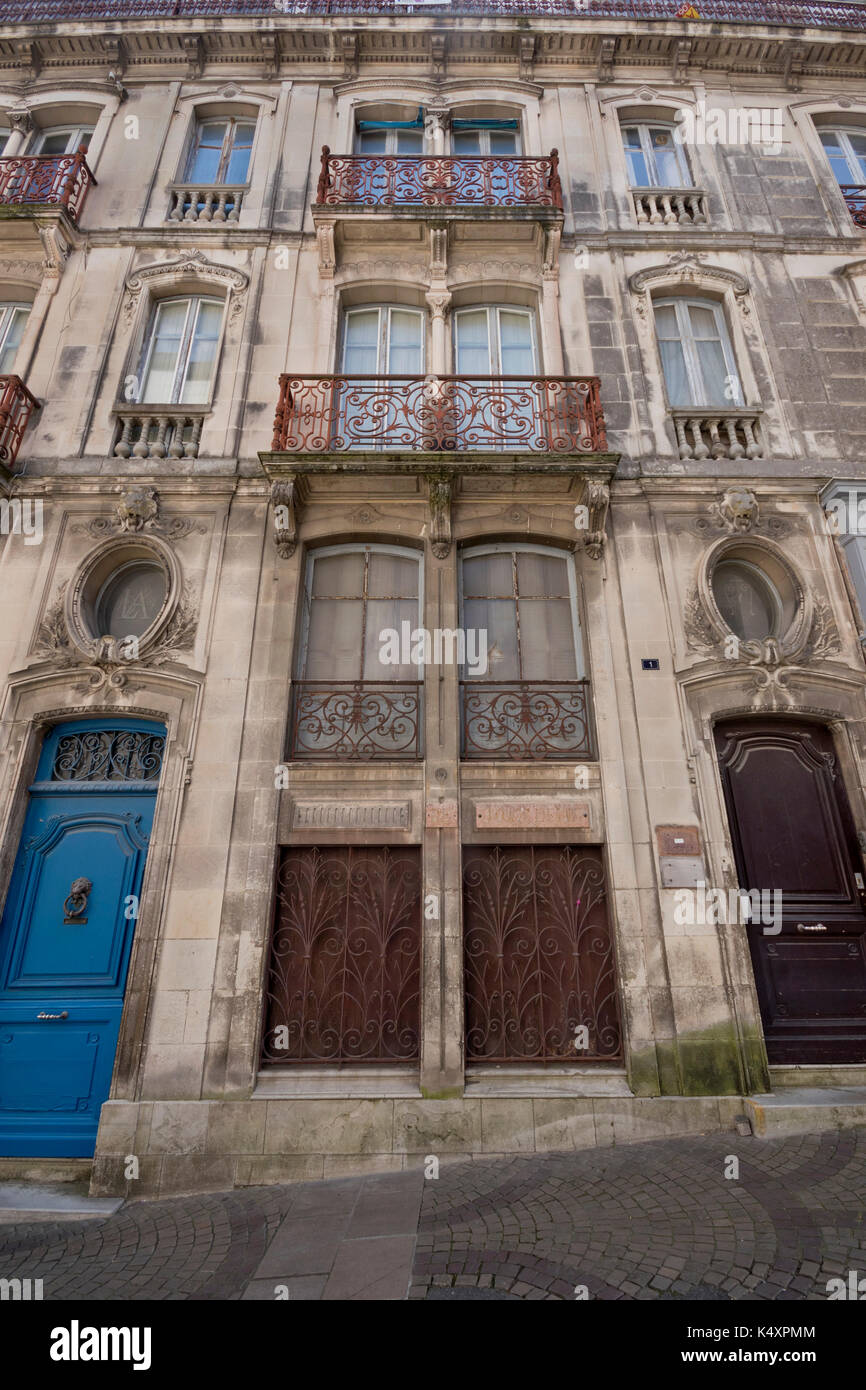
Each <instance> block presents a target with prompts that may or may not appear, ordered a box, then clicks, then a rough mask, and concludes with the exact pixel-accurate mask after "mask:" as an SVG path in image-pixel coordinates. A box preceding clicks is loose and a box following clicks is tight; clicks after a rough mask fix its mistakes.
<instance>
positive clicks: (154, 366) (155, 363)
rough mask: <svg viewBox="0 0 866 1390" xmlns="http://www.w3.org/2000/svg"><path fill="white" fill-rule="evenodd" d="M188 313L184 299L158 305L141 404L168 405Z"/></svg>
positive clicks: (186, 302) (187, 301)
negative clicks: (154, 402) (160, 403)
mask: <svg viewBox="0 0 866 1390" xmlns="http://www.w3.org/2000/svg"><path fill="white" fill-rule="evenodd" d="M188 309H189V300H188V299H180V300H173V301H172V302H171V303H168V304H160V305H159V307H158V309H157V312H156V321H155V324H154V328H153V351H152V352H151V354H150V363H149V365H148V369H147V377H146V379H145V381H144V385H143V389H142V393H141V399H142V401H145V402H149V401H162V402H164V403H165V404H168V403H169V402H170V401H171V400H172V392H173V389H174V379H175V373H176V372H177V359H178V355H179V353H180V346H181V342H182V341H183V331H184V324H185V323H186V316H187V311H188Z"/></svg>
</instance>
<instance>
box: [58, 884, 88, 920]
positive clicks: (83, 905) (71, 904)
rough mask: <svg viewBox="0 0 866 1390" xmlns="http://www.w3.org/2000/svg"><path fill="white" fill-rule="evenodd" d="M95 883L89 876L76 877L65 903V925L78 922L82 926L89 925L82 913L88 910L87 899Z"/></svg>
mask: <svg viewBox="0 0 866 1390" xmlns="http://www.w3.org/2000/svg"><path fill="white" fill-rule="evenodd" d="M92 888H93V884H92V883H91V882H90V879H89V878H76V879H75V880H74V882H73V884H72V887H71V888H70V890H69V896H68V897H67V899H66V901H65V902H64V904H63V910H64V912H65V913H66V916H65V917H64V918H63V925H64V926H69V925H70V924H71V923H77V924H78V925H79V926H80V927H86V926H87V918H86V917H84V916H83V915H82V914H83V913H84V912H86V911H87V899H88V898H89V897H90V893H91V890H92Z"/></svg>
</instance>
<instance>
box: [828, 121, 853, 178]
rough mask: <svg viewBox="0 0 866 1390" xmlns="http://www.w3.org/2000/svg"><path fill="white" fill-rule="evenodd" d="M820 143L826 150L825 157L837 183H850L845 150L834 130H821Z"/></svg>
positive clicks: (849, 170) (849, 171)
mask: <svg viewBox="0 0 866 1390" xmlns="http://www.w3.org/2000/svg"><path fill="white" fill-rule="evenodd" d="M821 144H822V145H823V146H824V149H825V150H826V151H827V158H828V159H829V161H830V167H831V168H832V170H833V173H834V174H835V175H836V178H837V179H838V181H839V183H851V182H852V179H851V169H850V168H849V165H848V159H847V156H846V154H845V151H844V150H843V149H842V142H841V140H840V138H839V136H838V134H837V133H836V131H835V130H822V131H821Z"/></svg>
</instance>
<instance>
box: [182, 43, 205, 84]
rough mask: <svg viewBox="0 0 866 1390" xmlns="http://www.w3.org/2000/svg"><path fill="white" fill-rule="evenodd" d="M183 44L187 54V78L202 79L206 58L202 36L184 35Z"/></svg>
mask: <svg viewBox="0 0 866 1390" xmlns="http://www.w3.org/2000/svg"><path fill="white" fill-rule="evenodd" d="M181 44H182V46H183V51H184V53H185V54H186V60H187V77H201V75H202V73H203V72H204V65H205V57H206V54H205V47H204V39H203V38H202V36H201V34H182V35H181Z"/></svg>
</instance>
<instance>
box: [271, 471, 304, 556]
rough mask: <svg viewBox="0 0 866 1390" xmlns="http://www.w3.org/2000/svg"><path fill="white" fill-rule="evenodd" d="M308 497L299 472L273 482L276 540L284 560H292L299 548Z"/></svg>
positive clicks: (278, 551)
mask: <svg viewBox="0 0 866 1390" xmlns="http://www.w3.org/2000/svg"><path fill="white" fill-rule="evenodd" d="M305 498H306V483H305V480H304V479H303V478H302V477H300V476H298V475H297V474H294V473H293V474H291V475H290V476H289V477H286V478H278V479H277V481H276V482H274V483H271V502H272V503H273V507H274V542H275V544H276V547H277V554H278V555H279V556H280V559H282V560H290V559H291V558H292V556H293V555H294V553H295V551H296V550H297V548H298V528H299V526H300V524H301V511H302V508H303V504H304V500H305Z"/></svg>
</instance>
